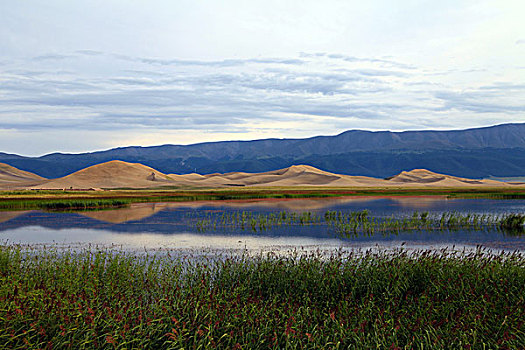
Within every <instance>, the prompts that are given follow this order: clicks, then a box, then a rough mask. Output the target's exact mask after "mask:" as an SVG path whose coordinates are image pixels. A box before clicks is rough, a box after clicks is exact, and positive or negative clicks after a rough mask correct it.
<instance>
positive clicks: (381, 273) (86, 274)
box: [0, 246, 525, 349]
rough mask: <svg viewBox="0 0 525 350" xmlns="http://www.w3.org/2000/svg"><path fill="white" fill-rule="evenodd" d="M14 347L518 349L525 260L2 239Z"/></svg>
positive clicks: (3, 316) (6, 340)
mask: <svg viewBox="0 0 525 350" xmlns="http://www.w3.org/2000/svg"><path fill="white" fill-rule="evenodd" d="M0 280H1V283H0V344H3V347H4V348H10V349H67V348H72V349H182V348H184V349H210V348H217V349H268V348H269V349H320V348H324V349H343V348H359V349H371V348H381V349H386V348H389V349H445V348H449V349H460V348H465V349H471V348H473V349H496V348H504V349H519V348H523V345H524V344H525V332H524V327H523V326H524V320H525V295H524V291H523V286H524V285H525V257H524V256H523V255H521V254H519V253H513V254H501V255H490V254H488V253H487V252H483V251H479V250H478V251H476V252H472V253H464V254H459V255H457V254H454V253H450V252H448V253H447V252H445V251H440V252H431V251H424V252H413V253H409V252H407V251H404V250H398V251H395V252H390V253H386V252H382V253H373V252H370V251H366V252H361V253H360V254H357V253H342V252H334V254H333V255H331V256H329V257H326V256H320V255H318V254H315V253H309V254H307V253H304V254H295V255H294V254H291V255H288V256H285V257H283V256H281V257H277V256H274V255H270V254H269V255H259V256H256V257H253V256H245V255H237V256H229V257H227V258H222V259H214V260H206V259H204V260H202V259H200V260H199V259H192V258H190V257H176V258H175V257H172V256H170V254H164V255H161V256H160V255H154V254H153V255H148V254H138V253H125V252H118V251H117V252H115V251H102V250H100V251H88V250H85V251H80V252H79V251H68V250H66V251H53V250H31V249H30V250H22V249H20V248H17V247H13V246H2V247H1V248H0Z"/></svg>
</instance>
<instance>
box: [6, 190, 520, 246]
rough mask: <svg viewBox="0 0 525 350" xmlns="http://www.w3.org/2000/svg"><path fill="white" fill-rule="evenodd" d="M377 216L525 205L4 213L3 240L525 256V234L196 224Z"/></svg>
mask: <svg viewBox="0 0 525 350" xmlns="http://www.w3.org/2000/svg"><path fill="white" fill-rule="evenodd" d="M364 209H367V210H368V211H369V212H370V215H371V216H374V217H379V218H386V217H391V216H395V217H403V216H409V215H411V214H412V213H413V212H414V211H418V212H423V211H425V212H429V213H431V214H438V215H439V214H440V213H443V212H450V211H454V212H458V213H463V214H466V213H476V214H492V215H495V214H504V213H522V214H523V213H525V200H491V199H446V198H444V197H436V196H433V197H347V198H335V199H334V198H327V199H288V200H275V199H271V200H243V201H214V202H212V201H209V202H206V201H199V202H186V203H140V204H132V205H131V206H130V207H129V208H122V209H116V210H102V211H91V212H77V213H57V212H43V211H18V212H0V240H2V241H3V242H8V243H9V244H11V243H13V244H29V245H35V244H36V245H50V244H58V245H63V246H68V245H75V246H78V245H81V246H82V245H103V246H119V247H122V248H125V249H143V248H145V249H159V248H161V249H252V250H253V249H255V250H265V251H269V250H279V249H289V248H309V249H316V248H320V249H327V248H330V249H331V248H345V249H346V248H370V247H376V248H377V247H385V248H392V247H400V246H403V247H414V248H421V249H427V248H433V249H438V248H443V247H449V248H451V247H456V248H462V247H463V248H464V247H476V246H482V247H486V248H490V249H495V250H521V251H525V236H523V235H521V236H520V235H506V234H503V233H502V232H498V231H496V230H482V231H475V230H459V231H452V232H450V231H443V232H441V231H440V232H436V231H433V232H421V231H411V232H401V233H399V234H397V235H394V234H386V235H382V234H376V235H373V236H364V235H358V236H356V237H354V236H352V237H341V236H340V235H337V234H335V233H334V231H333V230H329V229H328V228H327V227H326V226H324V225H312V226H309V225H307V226H300V225H295V226H284V227H273V228H271V229H268V230H263V231H260V232H252V231H251V230H249V229H245V230H241V229H239V228H236V229H233V228H224V227H223V228H216V229H214V230H208V231H206V232H200V231H199V230H198V229H197V227H196V225H195V221H196V220H198V219H199V218H201V217H205V216H206V215H208V216H209V215H216V216H218V215H221V214H222V213H230V214H231V213H236V212H242V211H246V212H252V213H254V214H255V213H278V212H280V211H287V212H297V213H300V212H306V211H309V212H313V213H319V214H323V213H324V212H326V211H327V210H336V211H343V212H348V211H361V210H364Z"/></svg>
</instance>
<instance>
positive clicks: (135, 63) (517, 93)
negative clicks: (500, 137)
mask: <svg viewBox="0 0 525 350" xmlns="http://www.w3.org/2000/svg"><path fill="white" fill-rule="evenodd" d="M524 14H525V1H523V0H516V1H506V0H495V1H483V0H478V1H457V0H454V1H448V0H442V1H435V0H429V1H417V0H411V1H409V0H396V1H392V0H385V1H373V0H368V1H362V0H359V1H349V0H342V1H335V0H333V1H332V0H325V1H318V0H316V1H308V0H300V1H286V0H277V1H273V0H261V1H259V0H250V1H246V0H238V1H233V0H232V1H227V0H222V1H202V0H201V1H199V0H188V1H186V0H170V1H168V0H166V1H157V0H154V1H152V0H148V1H146V0H143V1H138V0H135V1H134V0H122V1H112V0H102V1H94V0H91V1H71V0H63V1H58V0H46V1H29V0H24V1H8V0H0V152H8V153H17V154H23V155H41V154H44V153H49V152H55V151H59V152H81V151H94V150H100V149H107V148H112V147H118V146H128V145H142V146H148V145H159V144H168V143H169V144H188V143H196V142H202V141H218V140H241V139H242V140H247V139H255V138H268V137H308V136H315V135H320V134H323V135H334V134H338V133H340V132H342V131H344V130H348V129H366V130H395V131H398V130H414V129H460V128H468V127H479V126H488V125H494V124H501V123H508V122H525V20H523V17H524Z"/></svg>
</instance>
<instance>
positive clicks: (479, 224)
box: [189, 210, 525, 237]
mask: <svg viewBox="0 0 525 350" xmlns="http://www.w3.org/2000/svg"><path fill="white" fill-rule="evenodd" d="M197 215H198V216H197V217H192V216H191V215H189V217H190V223H191V225H193V227H195V228H196V229H197V231H199V232H206V231H215V230H232V231H239V230H243V231H251V232H262V231H266V230H270V229H272V228H275V227H290V226H322V227H326V229H328V230H329V231H331V232H333V233H334V234H336V235H340V236H346V237H350V236H357V235H374V234H382V235H391V234H398V233H400V232H407V231H426V232H428V231H454V230H472V231H482V230H497V231H501V232H504V233H509V234H522V233H525V226H524V225H525V215H523V214H515V213H514V214H500V215H489V214H475V213H466V214H465V213H458V212H444V213H441V214H430V213H428V212H413V213H411V214H409V215H405V216H397V217H394V216H392V217H387V218H384V217H381V218H378V217H373V216H371V215H370V212H369V211H368V210H362V211H330V210H329V211H326V212H324V213H323V214H319V213H315V212H302V213H296V212H287V211H281V212H271V213H257V212H252V211H234V212H222V213H216V212H215V213H214V212H204V215H202V214H197Z"/></svg>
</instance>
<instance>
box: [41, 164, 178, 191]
mask: <svg viewBox="0 0 525 350" xmlns="http://www.w3.org/2000/svg"><path fill="white" fill-rule="evenodd" d="M172 182H173V180H171V179H170V178H169V177H168V176H167V175H165V174H163V173H161V172H160V171H157V170H155V169H153V168H150V167H148V166H145V165H142V164H138V163H127V162H123V161H120V160H113V161H110V162H107V163H102V164H97V165H93V166H91V167H88V168H86V169H82V170H79V171H77V172H74V173H73V174H71V175H67V176H64V177H62V178H58V179H53V180H49V181H46V182H44V183H43V184H41V185H38V186H34V187H33V188H46V189H63V188H65V189H69V188H73V189H89V188H122V187H129V188H149V187H157V186H162V185H166V184H170V183H172Z"/></svg>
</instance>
